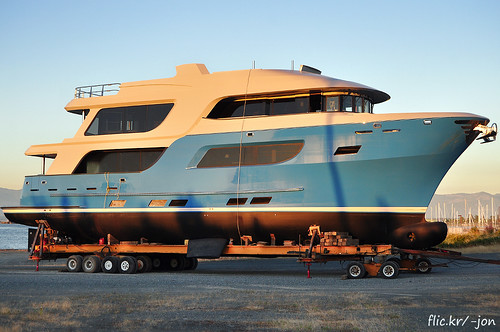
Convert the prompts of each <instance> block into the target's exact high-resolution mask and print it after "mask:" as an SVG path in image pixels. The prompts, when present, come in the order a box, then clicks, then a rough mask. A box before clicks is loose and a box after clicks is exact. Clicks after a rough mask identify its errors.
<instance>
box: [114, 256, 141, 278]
mask: <svg viewBox="0 0 500 332" xmlns="http://www.w3.org/2000/svg"><path fill="white" fill-rule="evenodd" d="M118 270H119V271H120V273H125V274H134V273H136V272H137V259H136V258H135V257H132V256H123V257H122V258H121V259H120V265H119V266H118Z"/></svg>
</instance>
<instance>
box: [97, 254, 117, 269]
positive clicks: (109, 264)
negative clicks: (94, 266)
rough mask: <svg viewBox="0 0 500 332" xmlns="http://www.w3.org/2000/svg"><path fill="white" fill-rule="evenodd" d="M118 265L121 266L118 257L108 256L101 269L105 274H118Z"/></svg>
mask: <svg viewBox="0 0 500 332" xmlns="http://www.w3.org/2000/svg"><path fill="white" fill-rule="evenodd" d="M118 265H120V259H119V258H118V257H116V256H107V257H104V259H103V260H102V262H101V269H102V271H103V272H104V273H116V272H118Z"/></svg>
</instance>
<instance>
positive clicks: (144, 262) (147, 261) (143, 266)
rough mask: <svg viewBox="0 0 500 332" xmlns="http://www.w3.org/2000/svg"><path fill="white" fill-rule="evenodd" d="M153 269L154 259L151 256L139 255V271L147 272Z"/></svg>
mask: <svg viewBox="0 0 500 332" xmlns="http://www.w3.org/2000/svg"><path fill="white" fill-rule="evenodd" d="M152 269H153V261H152V260H151V258H150V257H149V256H137V272H139V273H146V272H151V270H152Z"/></svg>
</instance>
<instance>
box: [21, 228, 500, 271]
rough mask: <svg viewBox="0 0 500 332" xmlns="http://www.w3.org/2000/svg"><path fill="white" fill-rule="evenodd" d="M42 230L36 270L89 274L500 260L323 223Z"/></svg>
mask: <svg viewBox="0 0 500 332" xmlns="http://www.w3.org/2000/svg"><path fill="white" fill-rule="evenodd" d="M37 224H38V228H37V229H36V232H32V233H31V236H30V244H31V246H30V248H29V250H30V253H29V256H30V259H31V260H34V261H36V270H37V271H38V269H39V262H40V261H41V260H56V259H61V258H64V259H66V268H67V270H68V271H69V272H81V271H83V272H87V273H97V272H101V271H102V272H105V273H125V274H132V273H145V272H150V271H153V270H157V271H158V270H167V271H180V270H194V269H196V267H197V266H198V259H199V258H208V259H217V258H220V257H231V256H233V257H296V258H297V261H298V262H300V263H303V264H304V265H305V266H306V267H307V277H308V278H310V277H311V270H310V268H311V265H312V264H313V263H327V262H329V261H344V262H348V264H347V269H346V272H347V274H346V277H347V278H349V279H360V278H364V277H366V276H372V277H374V276H381V277H383V278H387V279H393V278H396V277H397V276H398V275H399V272H401V271H411V272H417V273H429V272H430V271H431V270H432V268H434V267H444V266H446V264H437V265H432V264H431V261H430V260H429V258H430V257H438V258H448V259H453V260H469V261H476V262H482V263H490V264H500V261H495V260H481V259H475V258H470V257H464V256H461V254H460V253H459V252H454V251H447V250H442V249H430V250H410V249H399V248H396V247H394V246H392V245H390V244H359V241H358V240H357V239H353V238H352V237H351V236H349V235H348V234H347V233H343V232H335V231H330V232H322V231H321V230H320V227H319V226H316V225H313V226H310V227H309V233H308V234H309V238H308V239H304V241H301V240H300V239H299V241H298V242H297V243H296V242H295V241H293V240H290V241H284V243H283V244H280V245H276V244H275V238H274V235H273V234H270V242H269V243H267V242H266V243H264V242H257V243H254V242H252V237H251V236H242V237H241V241H240V244H234V243H233V241H232V240H231V239H230V240H229V241H228V240H227V239H222V238H221V239H199V240H186V241H185V243H184V244H183V245H170V244H162V243H149V242H148V241H147V240H146V239H141V241H119V240H118V239H116V238H114V237H113V236H112V234H108V235H107V237H106V238H101V239H99V240H98V241H97V242H96V243H91V244H74V243H69V242H67V241H65V240H64V239H61V238H59V237H58V236H57V235H58V234H57V231H55V230H53V229H51V228H50V226H49V225H48V223H47V221H45V220H37Z"/></svg>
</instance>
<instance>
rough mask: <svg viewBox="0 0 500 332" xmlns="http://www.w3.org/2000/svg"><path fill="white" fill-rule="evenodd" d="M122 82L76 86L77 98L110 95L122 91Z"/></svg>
mask: <svg viewBox="0 0 500 332" xmlns="http://www.w3.org/2000/svg"><path fill="white" fill-rule="evenodd" d="M120 84H121V83H107V84H96V85H85V86H79V87H76V88H75V98H90V97H102V96H109V95H113V94H116V93H118V91H120Z"/></svg>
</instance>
